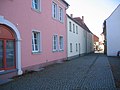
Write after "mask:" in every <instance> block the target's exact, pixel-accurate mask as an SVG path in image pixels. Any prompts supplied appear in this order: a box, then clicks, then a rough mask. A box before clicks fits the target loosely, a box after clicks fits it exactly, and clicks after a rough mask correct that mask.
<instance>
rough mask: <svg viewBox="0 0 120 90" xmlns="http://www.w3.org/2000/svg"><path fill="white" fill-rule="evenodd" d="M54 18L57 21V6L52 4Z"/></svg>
mask: <svg viewBox="0 0 120 90" xmlns="http://www.w3.org/2000/svg"><path fill="white" fill-rule="evenodd" d="M52 17H53V18H55V19H57V4H56V3H55V2H52Z"/></svg>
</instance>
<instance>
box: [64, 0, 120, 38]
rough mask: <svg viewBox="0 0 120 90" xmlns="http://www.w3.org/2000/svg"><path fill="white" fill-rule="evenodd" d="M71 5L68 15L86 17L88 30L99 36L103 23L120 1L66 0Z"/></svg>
mask: <svg viewBox="0 0 120 90" xmlns="http://www.w3.org/2000/svg"><path fill="white" fill-rule="evenodd" d="M66 1H67V2H68V4H69V5H70V7H69V9H68V10H67V13H68V15H70V14H73V17H82V16H84V21H85V23H86V25H87V26H88V28H89V29H90V30H91V31H92V32H93V33H94V34H96V35H97V36H99V35H100V34H101V33H102V27H103V22H104V20H105V19H107V18H108V17H109V16H110V15H111V13H112V12H113V11H114V10H115V9H116V8H117V6H118V5H119V4H120V0H66Z"/></svg>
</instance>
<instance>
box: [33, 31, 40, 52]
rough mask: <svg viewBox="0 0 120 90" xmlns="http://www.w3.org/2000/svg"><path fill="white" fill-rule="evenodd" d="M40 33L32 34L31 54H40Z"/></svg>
mask: <svg viewBox="0 0 120 90" xmlns="http://www.w3.org/2000/svg"><path fill="white" fill-rule="evenodd" d="M40 44H41V42H40V32H36V31H33V32H32V52H40Z"/></svg>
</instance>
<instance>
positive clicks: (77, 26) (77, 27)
mask: <svg viewBox="0 0 120 90" xmlns="http://www.w3.org/2000/svg"><path fill="white" fill-rule="evenodd" d="M76 34H78V26H76Z"/></svg>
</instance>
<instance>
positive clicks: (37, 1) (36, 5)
mask: <svg viewBox="0 0 120 90" xmlns="http://www.w3.org/2000/svg"><path fill="white" fill-rule="evenodd" d="M32 8H33V9H34V10H37V11H40V0H32Z"/></svg>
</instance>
